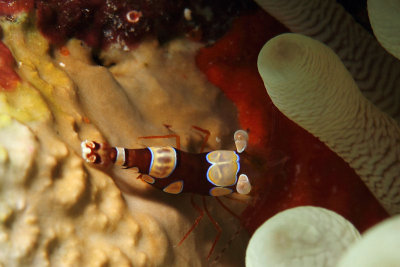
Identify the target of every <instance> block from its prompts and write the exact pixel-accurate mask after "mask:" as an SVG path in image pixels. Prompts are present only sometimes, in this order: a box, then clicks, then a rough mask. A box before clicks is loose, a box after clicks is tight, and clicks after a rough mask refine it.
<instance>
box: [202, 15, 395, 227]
mask: <svg viewBox="0 0 400 267" xmlns="http://www.w3.org/2000/svg"><path fill="white" fill-rule="evenodd" d="M285 31H287V30H286V29H285V28H284V27H283V26H282V25H280V24H279V23H278V22H277V21H275V20H274V19H273V18H272V17H270V16H269V15H267V14H266V13H265V12H262V11H259V12H257V13H256V14H254V15H248V16H243V17H241V18H239V19H237V20H236V21H235V22H234V23H233V27H232V29H231V30H230V31H229V32H228V33H227V34H226V35H225V36H224V37H223V38H221V40H219V41H218V42H217V43H215V45H213V46H210V47H206V48H203V49H202V50H201V51H200V52H199V53H198V55H197V64H198V67H199V68H200V69H201V70H202V71H203V72H204V73H205V74H206V75H207V77H208V79H209V80H210V82H212V83H214V84H215V85H216V86H218V87H219V88H221V89H222V90H223V91H224V93H225V94H226V95H227V97H228V98H230V99H231V100H232V101H233V102H234V103H235V104H236V106H237V108H238V111H239V121H240V124H241V127H242V128H243V129H247V130H248V131H249V138H250V140H249V142H250V144H249V147H248V150H247V151H248V152H249V153H252V154H253V155H258V156H259V157H260V158H261V162H262V165H263V168H260V170H261V171H262V173H261V174H260V177H258V179H257V181H256V184H255V186H256V190H255V197H254V203H253V205H250V206H249V207H248V208H247V209H246V210H245V211H244V213H243V214H242V219H243V224H244V226H245V227H246V228H247V229H248V230H249V232H250V233H252V232H254V231H255V229H256V228H257V227H258V226H260V225H261V224H262V223H263V222H264V221H265V220H266V219H268V218H270V217H271V216H273V215H274V214H276V213H277V212H279V211H282V210H285V209H288V208H291V207H295V206H302V205H314V206H320V207H325V208H328V209H330V210H333V211H336V212H338V213H339V214H341V215H343V216H344V217H345V218H347V219H348V220H350V221H351V222H352V223H353V224H354V225H355V226H356V227H357V228H358V229H359V230H360V231H364V230H365V229H367V228H368V227H370V226H372V225H373V224H375V223H377V222H379V221H381V220H383V219H384V218H386V217H388V214H387V213H386V212H385V211H384V209H383V208H382V207H381V206H380V204H379V203H378V201H377V200H376V199H375V198H374V197H373V195H372V194H371V193H370V192H369V190H368V189H367V187H366V186H365V185H364V184H363V182H362V181H361V179H360V178H359V177H358V176H357V175H356V174H355V172H354V171H353V170H352V169H351V168H350V167H349V166H348V164H347V163H345V162H344V161H343V160H342V159H341V158H340V157H338V156H337V155H336V154H334V153H333V152H332V151H330V150H329V149H328V148H327V147H326V146H325V145H324V144H323V143H322V142H320V141H319V140H318V139H317V138H315V137H313V136H312V135H311V134H309V133H308V132H306V131H305V130H303V129H302V128H300V127H299V126H297V125H296V124H294V123H293V122H292V121H290V120H289V119H287V118H286V117H285V116H284V115H283V114H282V113H280V112H279V110H278V109H277V108H276V107H275V106H274V105H273V104H272V102H271V100H270V98H269V96H268V94H267V92H266V90H265V88H264V84H263V82H262V79H261V77H260V76H259V74H258V71H257V56H258V52H259V51H260V49H261V47H262V46H263V45H264V44H265V42H266V41H268V39H270V38H272V37H273V36H275V35H277V34H279V33H282V32H285ZM250 178H251V177H250Z"/></svg>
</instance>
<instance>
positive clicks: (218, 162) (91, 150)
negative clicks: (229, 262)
mask: <svg viewBox="0 0 400 267" xmlns="http://www.w3.org/2000/svg"><path fill="white" fill-rule="evenodd" d="M145 138H154V137H145ZM234 141H235V145H236V151H230V150H215V151H211V152H206V153H189V152H185V151H181V150H179V149H177V148H174V147H172V146H160V147H147V148H143V149H129V148H122V147H111V146H109V145H108V144H106V143H101V144H100V143H97V142H95V141H88V140H85V141H83V142H82V144H81V146H82V157H83V158H84V159H85V160H86V161H87V162H89V163H92V164H99V165H105V166H107V165H109V164H110V163H111V164H115V165H119V166H122V167H124V168H137V169H138V171H139V173H140V175H139V178H140V179H142V180H143V181H145V182H147V183H148V184H150V185H152V186H154V187H156V188H159V189H161V190H163V191H164V192H166V193H170V194H180V193H195V194H200V195H203V196H214V197H218V196H224V195H229V194H232V193H237V194H240V195H247V194H249V193H250V191H251V182H250V179H249V178H248V177H247V175H246V171H247V170H249V171H251V170H250V168H251V167H250V165H251V164H250V156H249V155H248V154H247V153H246V152H245V149H246V147H247V143H248V134H247V132H246V131H244V130H238V131H236V132H235V133H234ZM177 146H178V148H179V137H178V138H177ZM203 203H205V202H204V199H203ZM192 205H193V206H194V207H195V208H196V209H197V210H198V211H199V212H200V213H201V215H200V216H199V218H198V219H196V222H195V223H194V225H193V226H192V228H191V229H190V230H189V231H188V232H187V234H186V235H185V236H184V237H183V239H182V240H181V242H180V243H179V245H180V244H181V243H182V242H183V240H185V238H186V237H187V235H188V234H189V233H190V232H191V231H192V230H193V229H194V228H195V227H196V225H197V224H198V222H199V219H200V218H201V217H202V211H201V209H199V208H198V207H196V205H195V204H194V203H193V202H192ZM204 206H205V205H204ZM204 210H205V212H206V213H207V215H208V216H209V217H210V219H211V221H212V222H213V224H214V225H215V227H216V228H217V229H218V227H219V226H218V224H217V223H216V222H215V221H214V220H213V219H212V218H211V216H210V214H209V213H208V210H207V208H206V207H204ZM218 238H219V237H217V238H216V239H215V241H214V244H213V246H212V248H211V250H210V252H209V254H208V257H207V258H209V257H210V255H211V254H212V251H213V249H214V246H215V244H216V243H217V241H218Z"/></svg>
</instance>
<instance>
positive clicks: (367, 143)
mask: <svg viewBox="0 0 400 267" xmlns="http://www.w3.org/2000/svg"><path fill="white" fill-rule="evenodd" d="M258 68H259V72H260V74H261V77H262V79H263V80H264V84H265V86H266V89H267V92H268V94H269V95H270V97H271V99H272V101H273V103H274V104H275V105H276V106H277V107H278V108H279V109H280V110H281V111H282V112H283V113H284V114H285V115H286V116H287V117H289V118H290V119H291V120H293V121H294V122H296V123H297V124H299V125H300V126H301V127H303V128H304V129H306V130H307V131H309V132H310V133H311V134H313V135H314V136H316V137H318V138H319V139H320V140H321V141H322V142H324V143H325V144H326V145H327V146H328V147H329V148H331V149H332V150H333V151H334V152H336V153H337V154H338V155H339V156H340V157H342V158H343V159H344V160H345V161H346V162H348V163H349V165H350V166H351V167H352V168H353V169H354V170H355V171H356V173H357V174H358V175H359V176H360V177H361V179H362V180H363V181H364V182H365V184H366V185H367V186H368V187H369V189H370V190H371V192H372V193H373V194H374V195H375V197H376V198H377V199H378V200H379V201H380V202H381V204H382V205H383V206H384V207H385V208H386V210H387V211H388V212H389V213H391V214H395V213H400V192H399V191H400V177H399V173H400V128H399V126H398V124H397V123H396V121H394V120H393V119H392V118H390V117H388V116H387V115H386V114H385V113H383V112H381V111H380V110H379V109H377V108H376V107H375V106H374V105H373V104H372V103H371V102H369V101H368V100H367V99H366V98H365V97H364V96H363V95H362V94H361V93H360V91H359V89H358V88H357V85H356V83H355V82H354V80H353V79H352V77H351V75H350V73H349V72H348V71H347V70H346V68H345V67H344V65H343V64H342V62H341V61H340V59H339V58H338V57H337V56H336V54H335V53H334V52H333V51H332V50H331V49H330V48H329V47H327V46H325V45H324V44H322V43H320V42H318V41H316V40H313V39H311V38H309V37H306V36H303V35H299V34H292V33H289V34H283V35H280V36H277V37H275V38H273V39H271V40H270V41H268V42H267V43H266V44H265V46H264V47H263V49H262V50H261V52H260V54H259V58H258Z"/></svg>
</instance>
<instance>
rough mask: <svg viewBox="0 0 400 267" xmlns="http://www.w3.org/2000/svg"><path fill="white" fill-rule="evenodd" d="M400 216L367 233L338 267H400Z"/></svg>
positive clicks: (342, 259) (353, 246)
mask: <svg viewBox="0 0 400 267" xmlns="http://www.w3.org/2000/svg"><path fill="white" fill-rule="evenodd" d="M399 248H400V216H399V215H397V216H394V217H392V218H389V219H387V220H385V221H383V222H382V223H379V224H378V225H376V226H374V227H372V228H371V229H369V230H368V231H367V232H365V233H364V234H363V236H362V238H361V240H360V241H358V242H356V243H354V244H353V245H352V246H351V247H349V249H348V251H346V253H344V255H343V256H342V257H341V259H340V261H339V264H338V266H337V267H375V266H379V267H390V266H400V253H399Z"/></svg>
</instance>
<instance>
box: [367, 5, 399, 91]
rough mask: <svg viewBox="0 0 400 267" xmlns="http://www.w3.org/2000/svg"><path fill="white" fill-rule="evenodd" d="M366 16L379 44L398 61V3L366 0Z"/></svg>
mask: <svg viewBox="0 0 400 267" xmlns="http://www.w3.org/2000/svg"><path fill="white" fill-rule="evenodd" d="M368 16H369V20H370V22H371V27H372V30H373V31H374V34H375V36H376V38H377V39H378V41H379V43H380V44H381V45H382V46H383V47H384V48H385V49H386V50H387V51H388V52H389V53H390V54H392V55H393V56H395V57H397V58H398V59H400V1H398V0H368ZM399 89H400V88H399Z"/></svg>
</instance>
